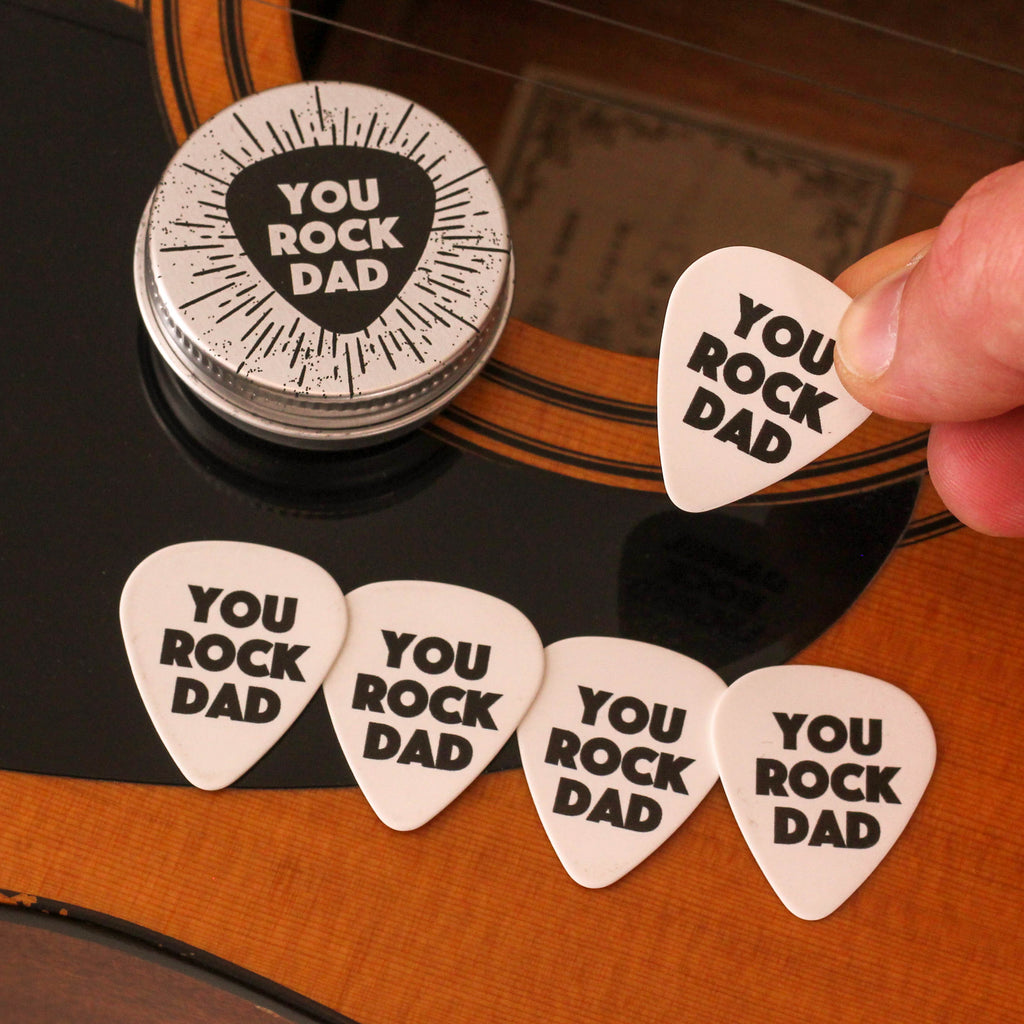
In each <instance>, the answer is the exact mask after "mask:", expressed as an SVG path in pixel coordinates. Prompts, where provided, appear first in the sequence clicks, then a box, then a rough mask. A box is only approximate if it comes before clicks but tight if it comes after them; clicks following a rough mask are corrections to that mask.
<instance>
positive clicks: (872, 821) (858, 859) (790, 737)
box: [713, 665, 935, 921]
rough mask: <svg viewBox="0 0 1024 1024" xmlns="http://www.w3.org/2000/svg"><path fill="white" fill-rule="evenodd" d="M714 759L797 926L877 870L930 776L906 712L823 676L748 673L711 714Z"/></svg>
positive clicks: (883, 687) (911, 705)
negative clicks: (793, 915) (797, 923)
mask: <svg viewBox="0 0 1024 1024" xmlns="http://www.w3.org/2000/svg"><path fill="white" fill-rule="evenodd" d="M713 741H714V749H715V755H716V757H717V759H718V770H719V772H720V773H721V777H722V785H723V786H724V788H725V792H726V795H727V796H728V798H729V803H730V805H731V807H732V810H733V813H734V814H735V816H736V821H737V823H738V824H739V827H740V831H741V832H742V833H743V836H744V838H745V839H746V841H747V845H748V846H749V847H750V850H751V852H752V853H753V854H754V858H755V859H756V860H757V863H758V864H759V865H760V867H761V870H762V871H763V872H764V874H765V877H766V878H767V879H768V881H769V883H770V884H771V886H772V888H773V889H774V890H775V892H776V894H777V895H778V897H779V898H780V899H781V900H782V902H783V903H784V904H785V905H786V907H787V908H788V909H789V910H790V911H792V913H794V914H795V915H796V916H797V917H801V918H804V919H805V920H808V921H814V920H817V919H818V918H822V917H825V916H827V915H828V914H831V913H832V911H833V910H835V909H836V908H837V907H838V906H839V905H840V904H842V903H843V902H844V901H845V900H846V899H847V898H848V897H849V896H850V895H851V894H852V893H853V892H854V891H856V889H857V888H858V887H859V886H860V885H861V883H863V882H864V880H865V879H866V878H867V877H868V876H869V875H870V874H871V872H872V871H874V870H875V868H876V867H877V866H878V864H879V863H881V861H882V859H883V858H884V857H885V855H886V854H887V853H888V852H889V850H890V848H891V847H892V845H893V843H894V842H895V841H896V839H897V838H898V837H899V835H900V833H901V832H902V831H903V829H904V827H905V826H906V824H907V822H908V821H909V820H910V817H911V815H912V814H913V813H914V809H915V808H916V807H917V804H918V801H919V800H920V799H921V795H922V794H923V793H924V791H925V788H926V787H927V785H928V780H929V779H930V778H931V774H932V769H933V768H934V766H935V736H934V733H933V732H932V727H931V725H930V724H929V722H928V719H927V717H926V716H925V713H924V711H922V710H921V708H920V706H919V705H918V704H917V702H916V701H915V700H914V699H913V698H912V697H910V696H909V695H908V694H906V693H904V692H903V691H902V690H900V689H898V688H897V687H895V686H893V685H892V684H891V683H885V682H882V680H880V679H875V678H873V677H872V676H865V675H861V674H860V673H857V672H848V671H845V670H842V669H835V668H818V667H814V666H809V665H782V666H778V667H775V668H765V669H759V670H757V671H756V672H751V673H750V674H749V675H746V676H743V678H741V679H738V680H737V681H736V682H735V683H733V684H732V686H731V687H729V690H728V691H727V693H726V694H725V696H724V697H723V698H722V701H721V703H720V704H719V706H718V710H717V711H716V713H715V719H714V725H713Z"/></svg>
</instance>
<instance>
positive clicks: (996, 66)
mask: <svg viewBox="0 0 1024 1024" xmlns="http://www.w3.org/2000/svg"><path fill="white" fill-rule="evenodd" d="M527 2H529V3H533V4H537V5H539V6H542V7H551V8H553V9H556V10H561V11H564V12H566V13H569V14H574V15H577V16H579V17H581V18H588V19H590V20H594V21H601V22H605V23H607V24H610V25H614V26H616V27H618V28H622V29H625V30H628V31H632V32H641V33H644V34H649V35H652V36H655V37H656V38H658V39H660V40H663V41H666V42H677V43H681V44H684V45H685V41H684V40H680V39H679V38H678V37H674V36H670V35H668V34H666V33H662V32H658V31H657V30H654V29H645V28H642V27H640V26H637V25H634V24H633V23H632V22H627V21H624V20H621V19H617V18H612V17H610V16H608V15H601V14H597V13H595V12H593V11H588V10H586V9H585V8H581V7H577V6H575V5H574V4H570V3H566V2H565V0H527ZM769 2H774V3H777V4H780V5H782V6H784V7H791V8H794V9H796V10H801V11H806V12H807V13H809V14H814V15H817V16H819V17H822V18H826V19H831V20H833V21H838V22H842V23H845V24H848V25H852V26H855V27H857V28H860V29H864V30H867V31H870V32H874V33H877V34H878V35H884V36H889V37H890V38H892V39H896V40H899V41H900V42H905V43H911V44H913V45H915V46H921V47H924V48H926V49H930V50H936V51H938V52H939V53H943V54H946V55H947V56H951V57H958V58H962V59H964V60H969V61H971V62H972V63H975V64H981V65H984V66H986V67H989V68H992V69H993V70H996V71H1004V72H1007V73H1009V74H1012V75H1020V76H1024V68H1021V67H1017V66H1016V65H1014V64H1009V63H1007V62H1005V61H1000V60H996V59H994V58H991V57H985V56H983V55H981V54H979V53H974V52H972V51H968V50H962V49H960V48H958V47H956V46H950V45H948V44H946V43H940V42H936V41H935V40H932V39H928V38H926V37H925V36H920V35H914V34H913V33H911V32H904V31H902V30H901V29H895V28H891V27H889V26H887V25H882V24H879V23H877V22H872V21H868V20H867V19H866V18H858V17H857V16H856V15H852V14H845V13H843V12H841V11H835V10H832V9H830V8H828V7H822V6H820V5H819V4H813V3H807V2H806V0H769ZM711 52H717V51H711ZM737 59H738V60H742V58H737ZM744 63H747V62H746V61H744Z"/></svg>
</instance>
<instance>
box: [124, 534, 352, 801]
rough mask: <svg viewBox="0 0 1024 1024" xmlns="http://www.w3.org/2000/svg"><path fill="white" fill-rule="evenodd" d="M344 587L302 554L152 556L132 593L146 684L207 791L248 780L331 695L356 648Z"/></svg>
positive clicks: (251, 551) (130, 643) (189, 550)
mask: <svg viewBox="0 0 1024 1024" xmlns="http://www.w3.org/2000/svg"><path fill="white" fill-rule="evenodd" d="M346 624H347V611H346V606H345V597H344V595H343V594H342V592H341V590H340V588H339V587H338V584H337V583H336V582H335V581H334V579H333V578H332V577H331V576H330V574H329V573H327V572H326V571H325V570H324V569H322V568H321V567H320V566H318V565H317V564H316V563H315V562H311V561H309V560H308V559H306V558H302V557H301V556H299V555H295V554H292V553H291V552H288V551H281V550H279V549H277V548H270V547H264V546H262V545H259V544H244V543H239V542H236V541H196V542H191V543H186V544H176V545H174V546H172V547H167V548H163V549H161V550H160V551H157V552H155V553H154V554H152V555H150V556H149V558H147V559H145V561H143V562H142V563H140V565H139V566H138V567H137V568H136V569H135V571H134V572H133V573H132V574H131V576H130V577H129V578H128V581H127V582H126V583H125V586H124V590H123V591H122V593H121V629H122V632H123V634H124V642H125V647H126V649H127V652H128V660H129V662H130V663H131V667H132V671H133V673H134V674H135V682H136V684H137V685H138V688H139V693H140V695H141V696H142V700H143V702H144V703H145V705H146V710H147V711H148V712H149V715H150V718H151V719H152V721H153V725H154V726H155V727H156V731H157V733H158V734H159V735H160V739H161V740H163V743H164V746H165V747H166V748H167V751H168V753H169V754H170V755H171V757H172V758H173V759H174V762H175V764H177V766H178V768H179V769H180V770H181V773H182V774H183V775H184V776H185V778H186V779H188V781H189V782H191V783H192V784H193V785H194V786H198V787H199V788H200V789H221V788H222V787H224V786H228V785H230V784H231V783H232V782H234V781H235V780H236V779H238V778H239V777H240V776H241V775H243V774H245V772H246V771H248V769H249V768H251V767H252V766H253V765H254V764H255V763H256V762H257V761H258V760H259V759H260V758H261V757H262V756H263V755H264V754H265V753H266V752H267V751H268V750H269V749H270V748H271V747H272V746H273V745H274V744H275V743H276V742H277V741H278V740H279V739H280V738H281V736H283V735H284V733H285V732H286V731H287V729H288V728H289V726H291V724H292V723H293V722H294V721H295V719H296V718H298V716H299V714H300V712H301V711H302V710H303V708H305V706H306V705H307V704H308V703H309V701H310V699H311V698H312V697H313V695H314V694H315V693H316V691H317V690H318V689H319V688H320V683H321V681H322V680H323V677H324V675H325V673H326V672H327V669H328V668H329V667H330V665H331V663H332V662H333V661H334V659H335V658H336V657H337V655H338V651H339V650H340V649H341V645H342V642H343V641H344V639H345V628H346Z"/></svg>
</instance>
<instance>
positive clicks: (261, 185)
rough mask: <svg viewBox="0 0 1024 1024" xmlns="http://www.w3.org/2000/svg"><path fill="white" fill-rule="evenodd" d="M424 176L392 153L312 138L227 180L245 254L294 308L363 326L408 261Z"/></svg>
mask: <svg viewBox="0 0 1024 1024" xmlns="http://www.w3.org/2000/svg"><path fill="white" fill-rule="evenodd" d="M434 199H435V194H434V186H433V182H432V181H431V180H430V177H429V175H428V174H427V172H426V171H425V170H424V169H423V168H422V167H420V165H419V164H417V163H415V162H414V161H412V160H409V159H408V158H407V157H404V156H401V155H399V154H397V153H389V152H387V151H384V150H379V149H365V148H362V147H356V146H316V147H312V148H307V149H297V150H291V151H288V152H285V153H278V154H275V155H274V156H270V157H267V158H266V159H264V160H260V161H258V162H256V163H254V164H250V165H249V166H248V167H246V168H244V169H243V170H241V171H239V173H238V174H237V175H236V176H235V178H234V179H233V180H232V182H231V184H230V186H229V187H228V191H227V196H226V199H225V205H226V207H227V213H228V218H229V219H230V221H231V226H232V228H233V229H234V231H235V234H236V236H237V238H238V241H239V243H240V244H241V246H242V248H243V249H244V250H245V254H246V255H247V256H248V257H249V259H250V260H251V261H252V263H253V266H254V267H255V268H256V269H257V270H258V271H259V273H260V274H262V275H263V277H264V278H265V279H266V281H267V282H268V283H269V284H270V285H271V286H272V287H273V288H274V290H275V291H277V292H278V293H279V294H280V295H281V296H283V297H284V298H285V299H287V300H288V301H289V302H290V303H291V304H292V305H293V306H294V307H295V308H296V309H297V310H299V312H300V313H302V314H303V315H305V316H307V317H309V318H310V319H311V320H313V321H314V322H315V323H316V324H317V325H318V326H320V327H323V328H325V329H326V330H329V331H334V332H335V333H337V334H355V333H357V332H359V331H361V330H363V329H364V328H366V327H369V325H370V324H372V323H373V321H374V320H376V319H377V317H379V316H380V315H381V314H382V313H383V312H384V310H385V309H387V308H388V306H389V305H390V304H391V303H392V302H393V301H394V299H395V298H396V297H397V296H398V295H399V293H400V292H401V291H402V289H403V288H404V287H405V285H406V284H407V282H408V281H409V279H410V277H411V276H412V274H413V273H414V271H415V270H416V267H417V265H418V263H419V260H420V257H421V256H422V254H423V250H424V249H425V248H426V244H427V239H428V237H429V235H430V230H431V227H432V225H433V220H434Z"/></svg>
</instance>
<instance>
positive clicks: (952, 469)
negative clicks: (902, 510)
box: [928, 408, 1024, 537]
mask: <svg viewBox="0 0 1024 1024" xmlns="http://www.w3.org/2000/svg"><path fill="white" fill-rule="evenodd" d="M928 468H929V472H930V474H931V478H932V483H933V484H934V485H935V489H936V491H938V493H939V496H940V497H941V498H942V500H943V501H944V502H945V504H946V507H947V508H948V509H949V511H950V512H952V513H953V515H955V516H956V517H957V519H959V520H960V521H961V522H962V523H963V524H964V525H965V526H968V527H970V528H971V529H973V530H977V531H978V532H979V533H984V534H989V535H991V536H995V537H1024V409H1021V408H1018V409H1014V410H1013V411H1011V412H1008V413H1004V414H1003V415H1001V416H995V417H993V418H991V419H987V420H980V421H975V422H969V423H937V424H935V425H934V426H933V427H932V430H931V435H930V438H929V442H928Z"/></svg>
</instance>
